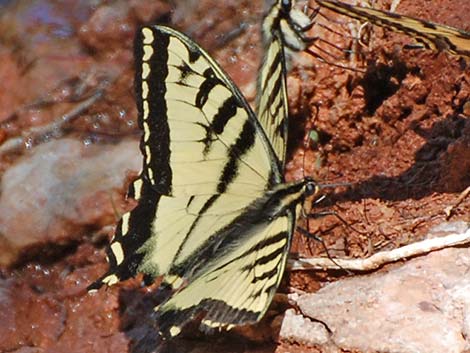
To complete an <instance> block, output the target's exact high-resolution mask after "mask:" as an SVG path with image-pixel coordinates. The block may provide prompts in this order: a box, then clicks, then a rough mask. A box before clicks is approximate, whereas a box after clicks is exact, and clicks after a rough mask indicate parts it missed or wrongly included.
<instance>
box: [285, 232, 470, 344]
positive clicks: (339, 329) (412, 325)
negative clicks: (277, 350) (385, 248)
mask: <svg viewBox="0 0 470 353" xmlns="http://www.w3.org/2000/svg"><path fill="white" fill-rule="evenodd" d="M467 227H468V226H467ZM469 266H470V251H469V249H468V248H448V249H444V250H441V251H436V252H432V253H430V254H428V255H426V256H422V257H418V258H415V259H412V260H410V261H408V262H406V263H405V264H404V265H403V266H401V267H397V268H392V269H390V270H389V271H388V272H380V273H376V274H372V275H367V276H358V277H354V278H348V279H345V280H341V281H338V282H335V283H332V284H329V285H327V286H325V287H323V288H322V289H320V290H319V291H318V292H317V293H314V294H308V295H304V296H302V297H300V298H299V299H298V301H297V304H298V306H299V308H300V310H301V311H302V313H303V314H304V315H305V316H307V317H309V318H312V319H315V320H318V321H320V322H322V323H324V324H325V325H326V326H327V327H328V330H329V331H330V332H331V338H330V339H331V342H330V346H331V345H335V346H338V347H340V348H341V349H343V350H348V351H349V350H353V351H354V350H359V351H364V352H371V351H373V352H400V353H414V352H421V353H440V352H463V351H464V350H465V347H468V345H469V344H470V340H469V339H468V337H469V325H468V322H469V320H470V318H469V313H470V296H469V295H468V293H469V291H470V277H469V276H468V269H469ZM287 319H288V320H290V319H289V318H287ZM319 329H320V331H318V330H317V331H315V332H313V331H312V332H310V333H309V336H311V337H314V336H315V335H317V334H320V332H321V330H324V328H322V327H320V328H319ZM304 336H305V333H303V334H302V335H300V334H297V339H298V340H301V341H302V342H303V341H304V340H305V339H306V338H305V337H304Z"/></svg>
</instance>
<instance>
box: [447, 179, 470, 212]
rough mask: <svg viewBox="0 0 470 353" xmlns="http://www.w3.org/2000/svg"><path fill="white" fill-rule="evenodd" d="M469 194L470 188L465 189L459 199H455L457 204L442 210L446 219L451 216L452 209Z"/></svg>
mask: <svg viewBox="0 0 470 353" xmlns="http://www.w3.org/2000/svg"><path fill="white" fill-rule="evenodd" d="M468 194H470V186H469V187H468V188H466V189H465V190H464V191H462V192H461V194H460V195H459V197H458V198H457V202H456V203H454V204H453V205H451V206H447V207H446V208H444V213H445V214H446V219H449V218H450V217H451V216H452V213H453V212H454V209H455V208H457V207H458V206H459V205H460V204H461V203H462V201H463V200H464V199H465V198H466V197H467V196H468Z"/></svg>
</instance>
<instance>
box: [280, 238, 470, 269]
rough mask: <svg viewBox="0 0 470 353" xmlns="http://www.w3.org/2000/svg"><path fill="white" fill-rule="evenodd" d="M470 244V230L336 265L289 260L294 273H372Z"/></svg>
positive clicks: (319, 260) (339, 261)
mask: <svg viewBox="0 0 470 353" xmlns="http://www.w3.org/2000/svg"><path fill="white" fill-rule="evenodd" d="M468 243H470V229H467V231H466V232H465V233H461V234H451V235H448V236H445V237H438V238H432V239H426V240H423V241H420V242H416V243H413V244H410V245H405V246H403V247H401V248H398V249H393V250H390V251H382V252H379V253H377V254H374V255H372V256H370V257H368V258H365V259H335V263H336V264H334V263H333V262H332V261H331V260H330V259H328V258H300V259H297V260H295V259H292V260H289V268H290V270H292V271H301V270H304V271H305V270H340V269H347V270H350V271H371V270H376V269H378V268H379V267H381V266H383V265H385V264H387V263H391V262H396V261H399V260H403V259H406V258H408V257H411V256H417V255H423V254H426V253H428V252H431V251H435V250H440V249H444V248H449V247H452V246H457V245H463V244H468Z"/></svg>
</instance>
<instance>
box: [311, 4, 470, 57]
mask: <svg viewBox="0 0 470 353" xmlns="http://www.w3.org/2000/svg"><path fill="white" fill-rule="evenodd" d="M316 1H317V3H319V4H320V5H321V6H323V7H326V8H328V9H330V10H332V11H335V12H337V13H340V14H343V15H345V16H349V17H352V18H355V19H357V20H360V21H368V22H370V23H373V24H375V25H378V26H381V27H385V28H388V29H391V30H394V31H397V32H402V33H405V34H407V35H409V36H411V37H413V38H415V39H416V40H417V41H419V42H421V43H422V44H423V45H424V46H425V47H426V48H430V49H434V50H444V51H447V52H449V53H451V54H453V55H459V56H465V57H469V56H470V33H469V32H465V31H462V30H460V29H457V28H453V27H449V26H444V25H439V24H436V23H432V22H428V21H424V20H420V19H417V18H413V17H409V16H404V15H399V14H396V13H393V12H387V11H381V10H376V9H372V8H366V7H360V6H354V5H348V4H344V3H342V2H339V1H334V0H316Z"/></svg>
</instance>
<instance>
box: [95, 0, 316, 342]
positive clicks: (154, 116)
mask: <svg viewBox="0 0 470 353" xmlns="http://www.w3.org/2000/svg"><path fill="white" fill-rule="evenodd" d="M291 6H292V4H291V2H290V1H286V0H281V1H277V2H276V3H275V4H274V5H273V7H272V8H271V10H270V12H269V13H268V16H267V17H266V19H265V25H266V24H267V23H268V24H269V25H266V26H265V27H264V31H265V33H264V37H265V42H266V43H265V45H266V50H265V53H266V54H265V58H264V60H263V64H262V67H261V69H260V77H259V80H258V82H259V84H258V86H259V92H258V94H259V97H258V99H257V102H258V108H257V111H258V117H259V119H258V117H257V115H255V114H254V112H253V111H252V110H251V108H250V106H249V105H248V103H247V102H246V100H245V98H244V97H243V95H242V94H241V93H240V91H239V89H238V88H237V87H236V86H235V84H234V83H233V82H232V81H231V79H230V78H229V77H228V76H227V74H226V73H225V72H224V71H223V70H222V69H221V68H220V66H219V65H218V64H217V63H216V62H215V61H214V60H213V59H212V58H211V57H210V56H209V55H208V54H207V53H206V52H205V51H204V50H203V49H202V48H201V47H200V46H198V45H197V44H196V43H195V42H194V41H192V40H191V39H190V38H188V37H187V36H185V35H184V34H182V33H180V32H178V31H176V30H174V29H171V28H168V27H165V26H146V27H143V28H142V29H141V30H140V31H138V33H137V36H136V40H135V62H136V78H135V86H136V97H137V106H138V110H139V118H138V121H139V126H140V128H141V129H142V131H143V133H142V138H141V143H140V149H141V152H142V155H143V168H142V171H141V173H140V175H139V177H138V178H137V179H136V180H135V181H134V182H133V183H132V185H131V186H130V188H129V192H128V197H131V198H134V199H136V200H137V202H138V203H137V206H136V207H135V208H134V209H133V210H132V211H130V212H128V213H126V214H124V215H123V217H122V219H121V220H120V221H119V223H118V225H117V228H116V232H115V235H114V237H113V239H112V241H111V244H110V247H109V249H108V261H109V265H110V268H109V271H108V272H107V273H106V274H105V275H103V276H102V277H101V278H100V279H99V280H97V281H96V282H95V283H93V284H92V285H91V286H90V287H89V288H90V290H92V289H98V288H99V287H101V286H102V285H104V284H106V285H113V284H115V283H117V282H118V281H122V280H125V279H128V278H130V277H133V276H135V275H136V274H137V273H143V274H144V275H145V278H146V279H147V280H149V282H151V281H153V279H155V278H157V277H160V276H163V281H162V284H161V286H160V289H161V290H163V291H164V292H169V294H168V295H167V296H166V299H165V300H164V301H163V302H162V303H161V304H160V305H159V306H157V307H156V308H155V309H154V311H155V318H156V320H157V324H158V329H159V331H160V333H161V335H162V336H163V337H172V336H176V335H178V334H179V333H180V332H181V330H182V328H183V326H184V325H185V324H186V323H187V322H188V321H190V320H193V319H196V318H197V319H200V320H201V323H200V326H201V329H203V330H210V329H229V328H231V327H233V326H234V325H245V324H250V323H255V322H257V321H258V320H260V318H261V317H262V316H263V315H264V313H265V312H266V310H267V308H268V306H269V304H270V303H271V301H272V298H273V296H274V293H275V292H276V290H277V287H278V286H279V283H280V281H281V278H282V275H283V272H284V267H285V263H286V258H287V255H288V252H289V247H290V242H291V237H292V234H293V231H294V227H295V221H296V218H297V215H298V213H299V208H300V207H301V204H302V202H303V201H304V199H305V198H306V197H308V196H310V195H312V194H316V193H317V192H318V191H319V187H318V185H317V184H316V183H315V182H314V181H313V180H312V179H310V178H306V179H304V180H300V181H297V182H293V183H285V182H284V178H283V165H284V161H285V144H286V137H287V128H286V127H287V117H288V114H287V91H286V84H285V79H286V58H285V55H284V46H286V45H287V46H290V47H292V49H294V50H302V49H303V48H304V46H305V42H306V37H304V31H305V30H306V29H307V28H308V26H309V18H308V16H306V15H305V14H303V13H302V12H300V11H299V12H297V10H293V9H292V7H291ZM266 31H267V32H266Z"/></svg>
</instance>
